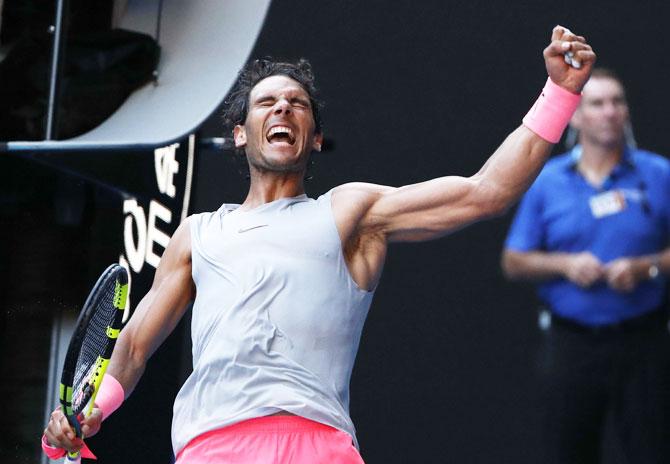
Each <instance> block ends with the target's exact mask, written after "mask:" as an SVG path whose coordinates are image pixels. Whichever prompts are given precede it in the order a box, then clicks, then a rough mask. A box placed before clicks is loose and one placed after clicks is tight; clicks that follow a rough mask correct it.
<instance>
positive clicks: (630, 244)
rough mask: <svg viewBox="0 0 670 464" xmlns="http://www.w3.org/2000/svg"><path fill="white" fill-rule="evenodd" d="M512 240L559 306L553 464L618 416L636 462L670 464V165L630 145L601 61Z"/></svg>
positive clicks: (545, 361) (518, 267)
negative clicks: (569, 134) (563, 146)
mask: <svg viewBox="0 0 670 464" xmlns="http://www.w3.org/2000/svg"><path fill="white" fill-rule="evenodd" d="M571 124H572V126H573V127H574V128H575V129H576V130H578V131H579V145H577V146H575V147H574V148H573V149H572V150H571V151H569V152H568V153H566V154H564V155H562V156H559V157H557V158H556V159H554V160H552V161H550V162H549V163H547V166H546V167H545V168H544V170H543V171H542V173H541V174H540V176H539V177H538V179H537V181H536V182H535V183H534V184H533V186H532V187H531V189H530V190H529V191H528V193H527V194H526V196H525V197H524V200H523V202H522V203H521V206H520V208H519V211H518V212H517V216H516V218H515V221H514V224H513V225H512V228H511V230H510V234H509V236H508V238H507V242H506V250H505V251H504V254H503V268H504V270H505V272H506V274H507V275H508V276H509V277H510V278H514V279H527V280H532V281H537V282H540V287H539V290H540V296H541V297H542V299H543V300H544V301H545V303H546V304H547V305H548V307H549V310H550V311H551V323H550V324H549V323H548V321H545V329H546V333H545V337H544V338H543V343H544V345H543V346H542V349H541V353H540V356H539V358H538V359H539V360H540V364H539V365H538V369H539V379H540V381H541V383H542V385H541V388H540V389H539V390H540V391H541V392H542V393H543V396H542V401H543V408H544V418H543V429H544V437H545V440H546V442H545V449H546V451H547V453H548V455H547V461H546V462H551V463H553V462H560V463H566V464H567V463H570V464H574V463H595V462H599V460H600V449H601V437H602V433H603V431H604V428H605V422H606V421H605V419H606V417H607V415H608V413H610V412H613V413H614V418H615V419H616V424H617V429H618V430H617V431H618V433H619V436H618V438H619V441H620V443H622V445H623V448H624V451H625V453H626V455H627V458H628V461H629V462H635V463H660V462H670V452H669V451H670V427H669V423H668V421H669V420H670V338H669V337H670V335H669V334H668V330H667V308H665V307H664V306H665V279H664V278H663V275H664V274H666V273H667V272H668V271H670V251H668V249H667V248H666V247H667V246H668V238H670V203H669V201H670V163H668V161H667V160H666V159H664V158H662V157H660V156H658V155H655V154H652V153H649V152H646V151H642V150H638V149H635V148H634V147H632V146H630V145H629V144H627V143H626V127H627V126H628V127H630V126H629V114H628V105H627V103H626V96H625V93H624V88H623V85H622V83H621V81H620V80H619V78H618V77H617V76H616V75H615V74H614V73H613V72H611V71H609V70H606V69H595V70H593V73H592V75H591V79H590V80H589V81H588V83H587V84H586V86H585V87H584V93H583V98H582V102H581V105H580V107H579V109H578V110H577V112H576V113H575V115H574V117H573V120H572V123H571Z"/></svg>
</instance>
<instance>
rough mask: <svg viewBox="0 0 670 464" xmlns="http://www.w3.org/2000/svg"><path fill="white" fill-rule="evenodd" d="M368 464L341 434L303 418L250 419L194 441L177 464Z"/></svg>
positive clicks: (341, 432)
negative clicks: (365, 463)
mask: <svg viewBox="0 0 670 464" xmlns="http://www.w3.org/2000/svg"><path fill="white" fill-rule="evenodd" d="M210 463H211V464H214V463H216V464H228V463H235V464H237V463H239V464H364V463H363V459H362V458H361V455H360V454H359V453H358V451H357V450H356V448H355V447H354V446H353V444H352V442H351V436H350V435H349V434H348V433H346V432H343V431H341V430H337V429H335V428H333V427H329V426H327V425H324V424H320V423H318V422H314V421H311V420H309V419H305V418H303V417H299V416H266V417H259V418H256V419H249V420H246V421H243V422H239V423H237V424H233V425H231V426H228V427H223V428H221V429H218V430H212V431H210V432H207V433H203V434H202V435H200V436H198V437H196V438H194V439H193V440H191V441H190V442H189V443H188V444H187V445H186V446H185V447H184V448H183V449H182V450H181V451H179V454H178V455H177V462H176V464H210Z"/></svg>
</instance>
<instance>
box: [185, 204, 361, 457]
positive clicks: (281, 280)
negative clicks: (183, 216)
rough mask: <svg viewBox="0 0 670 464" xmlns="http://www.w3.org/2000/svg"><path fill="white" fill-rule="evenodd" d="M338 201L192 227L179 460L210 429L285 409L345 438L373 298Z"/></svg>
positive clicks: (200, 219) (211, 216) (223, 212)
mask: <svg viewBox="0 0 670 464" xmlns="http://www.w3.org/2000/svg"><path fill="white" fill-rule="evenodd" d="M330 198H331V192H328V193H326V194H325V195H322V196H321V197H319V198H318V199H317V200H313V199H310V198H308V197H307V196H306V195H301V196H298V197H293V198H283V199H280V200H276V201H273V202H270V203H266V204H264V205H261V206H259V207H257V208H255V209H252V210H247V211H240V210H239V209H238V206H239V205H229V204H224V205H223V206H222V207H221V208H219V210H218V211H216V212H213V213H203V214H197V215H194V216H192V217H191V229H190V230H191V254H192V274H193V280H194V282H195V285H196V295H197V296H196V299H195V303H194V306H193V316H192V328H191V336H192V339H193V373H192V374H191V375H190V376H189V378H188V379H187V380H186V382H185V383H184V385H183V386H182V388H181V390H180V391H179V394H178V395H177V398H176V400H175V405H174V416H173V421H172V444H173V447H174V451H175V454H176V453H177V452H179V450H181V449H182V448H183V447H184V446H185V445H186V444H187V443H188V442H189V441H190V440H192V439H193V438H195V437H197V436H198V435H200V434H202V433H204V432H207V431H209V430H213V429H217V428H220V427H224V426H226V425H230V424H233V423H235V422H238V421H242V420H245V419H250V418H254V417H260V416H265V415H268V414H272V413H275V412H278V411H281V410H284V411H288V412H291V413H293V414H296V415H299V416H302V417H305V418H308V419H311V420H314V421H317V422H321V423H324V424H327V425H330V426H332V427H335V428H337V429H340V430H343V431H345V432H347V433H349V434H350V435H351V436H352V439H353V440H354V442H355V443H356V438H355V429H354V426H353V424H352V422H351V418H350V417H349V380H350V377H351V370H352V368H353V364H354V359H355V357H356V352H357V350H358V344H359V340H360V335H361V330H362V328H363V323H364V321H365V317H366V315H367V312H368V309H369V307H370V303H371V301H372V292H368V291H364V290H362V289H360V288H358V287H357V285H356V283H355V282H354V281H353V280H352V278H351V275H350V274H349V270H348V268H347V265H346V263H345V260H344V256H343V254H342V246H341V242H340V237H339V235H338V231H337V228H336V226H335V221H334V219H333V214H332V209H331V204H330Z"/></svg>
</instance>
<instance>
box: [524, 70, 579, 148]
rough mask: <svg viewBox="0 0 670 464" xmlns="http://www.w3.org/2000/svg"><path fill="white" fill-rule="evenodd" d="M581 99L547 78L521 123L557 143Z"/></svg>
mask: <svg viewBox="0 0 670 464" xmlns="http://www.w3.org/2000/svg"><path fill="white" fill-rule="evenodd" d="M581 99H582V96H581V95H577V94H574V93H572V92H570V91H568V90H566V89H564V88H563V87H561V86H560V85H556V84H554V82H553V81H552V80H551V78H548V79H547V83H546V84H545V86H544V89H542V93H541V94H540V97H539V98H538V99H537V101H536V102H535V104H534V105H533V107H532V108H531V109H530V111H529V112H528V114H527V115H526V117H524V118H523V124H524V126H526V127H527V128H528V129H530V130H532V131H533V132H535V133H536V134H537V135H539V136H540V137H542V138H543V139H545V140H546V141H548V142H551V143H557V142H558V141H559V140H561V135H562V134H563V131H564V130H565V128H566V127H567V125H568V123H569V122H570V118H572V114H573V113H574V112H575V110H576V109H577V106H579V101H580V100H581Z"/></svg>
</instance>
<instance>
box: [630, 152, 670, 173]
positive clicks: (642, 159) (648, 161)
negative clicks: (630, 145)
mask: <svg viewBox="0 0 670 464" xmlns="http://www.w3.org/2000/svg"><path fill="white" fill-rule="evenodd" d="M631 156H632V157H633V161H634V162H635V163H636V164H638V165H640V166H642V167H646V168H651V169H654V170H661V171H663V172H670V160H668V159H667V158H666V157H664V156H661V155H659V154H658V153H654V152H651V151H647V150H640V149H633V150H631Z"/></svg>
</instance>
